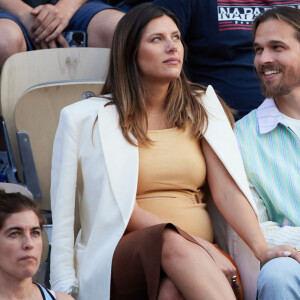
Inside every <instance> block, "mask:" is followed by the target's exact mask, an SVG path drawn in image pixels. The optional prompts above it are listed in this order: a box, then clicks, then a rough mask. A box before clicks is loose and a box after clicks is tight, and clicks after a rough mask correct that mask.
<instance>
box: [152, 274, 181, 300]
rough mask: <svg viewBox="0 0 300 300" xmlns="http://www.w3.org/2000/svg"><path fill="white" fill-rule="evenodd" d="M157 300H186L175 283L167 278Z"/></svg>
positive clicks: (162, 282) (160, 287) (163, 280)
mask: <svg viewBox="0 0 300 300" xmlns="http://www.w3.org/2000/svg"><path fill="white" fill-rule="evenodd" d="M157 300H184V298H183V296H182V294H181V293H180V291H179V290H178V289H177V287H176V286H175V285H174V283H173V282H172V281H171V280H170V279H169V278H167V277H165V278H164V279H162V281H161V283H160V286H159V292H158V297H157Z"/></svg>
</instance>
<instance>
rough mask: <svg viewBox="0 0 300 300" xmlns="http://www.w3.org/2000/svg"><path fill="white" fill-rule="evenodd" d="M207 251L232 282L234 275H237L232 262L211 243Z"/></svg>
mask: <svg viewBox="0 0 300 300" xmlns="http://www.w3.org/2000/svg"><path fill="white" fill-rule="evenodd" d="M205 249H206V250H207V252H208V253H209V254H210V255H211V257H212V258H213V260H214V261H215V263H216V264H217V266H218V267H219V268H220V269H221V271H222V272H223V273H224V275H225V276H226V278H227V280H228V281H229V283H230V284H231V283H232V277H233V276H235V275H236V268H235V266H234V265H233V264H232V262H231V261H230V260H229V259H228V258H227V257H226V256H225V255H223V254H222V252H220V250H218V249H217V248H216V247H215V246H214V245H211V244H210V246H209V247H208V248H207V246H206V247H205Z"/></svg>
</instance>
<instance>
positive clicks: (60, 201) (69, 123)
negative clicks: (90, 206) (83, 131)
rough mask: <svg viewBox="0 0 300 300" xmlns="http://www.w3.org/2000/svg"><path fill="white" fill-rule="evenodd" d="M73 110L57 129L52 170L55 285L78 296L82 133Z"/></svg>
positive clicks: (65, 113) (64, 115) (66, 112)
mask: <svg viewBox="0 0 300 300" xmlns="http://www.w3.org/2000/svg"><path fill="white" fill-rule="evenodd" d="M74 119H76V118H75V117H74V116H72V111H71V110H69V109H68V107H67V108H64V109H63V110H62V112H61V115H60V120H59V125H58V128H57V131H56V135H55V139H54V146H53V155H52V170H51V208H52V219H53V230H52V241H51V273H50V282H51V288H52V289H53V290H56V291H60V292H64V293H68V294H73V295H76V293H78V280H77V278H76V276H75V268H74V250H73V249H74V218H75V195H76V181H77V166H78V132H77V130H76V126H75V124H74V121H73V120H74Z"/></svg>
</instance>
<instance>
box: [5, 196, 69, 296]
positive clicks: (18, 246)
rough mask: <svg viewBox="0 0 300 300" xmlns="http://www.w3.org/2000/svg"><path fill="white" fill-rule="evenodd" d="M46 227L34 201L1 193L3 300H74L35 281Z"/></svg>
mask: <svg viewBox="0 0 300 300" xmlns="http://www.w3.org/2000/svg"><path fill="white" fill-rule="evenodd" d="M43 224H44V219H43V217H42V216H41V214H40V211H39V208H38V206H37V204H36V203H35V202H34V201H33V200H31V199H29V198H27V197H26V196H24V195H22V194H20V193H5V192H4V191H2V190H0V257H1V259H0V299H35V300H43V299H46V300H48V299H49V300H50V299H57V300H71V299H73V298H72V297H71V296H69V295H66V294H63V293H59V292H54V291H50V290H48V289H46V288H45V287H44V286H43V285H41V284H39V283H34V282H33V281H32V277H33V276H34V274H35V273H36V272H37V270H38V267H39V264H40V259H41V254H42V236H41V233H42V225H43Z"/></svg>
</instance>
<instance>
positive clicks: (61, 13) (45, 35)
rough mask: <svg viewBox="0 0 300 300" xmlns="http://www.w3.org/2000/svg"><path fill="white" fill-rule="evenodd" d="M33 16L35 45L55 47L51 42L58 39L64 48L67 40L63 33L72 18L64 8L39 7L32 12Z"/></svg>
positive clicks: (49, 5) (53, 6) (56, 6)
mask: <svg viewBox="0 0 300 300" xmlns="http://www.w3.org/2000/svg"><path fill="white" fill-rule="evenodd" d="M31 15H32V16H34V17H35V19H34V22H33V25H32V34H33V36H34V42H35V43H41V45H43V46H44V45H45V44H49V45H52V46H54V44H53V43H50V42H51V41H54V40H56V39H57V41H58V42H59V43H62V46H63V44H64V42H65V39H64V38H63V37H62V35H61V33H62V31H63V30H64V29H65V28H66V27H67V25H68V24H69V21H70V18H71V16H70V14H69V13H68V12H67V11H65V10H64V9H63V7H61V6H58V5H51V4H46V5H39V6H37V7H36V8H34V9H32V10H31ZM63 40H64V41H63ZM41 41H43V42H41Z"/></svg>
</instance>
